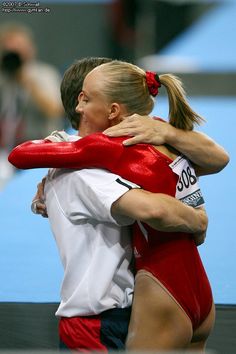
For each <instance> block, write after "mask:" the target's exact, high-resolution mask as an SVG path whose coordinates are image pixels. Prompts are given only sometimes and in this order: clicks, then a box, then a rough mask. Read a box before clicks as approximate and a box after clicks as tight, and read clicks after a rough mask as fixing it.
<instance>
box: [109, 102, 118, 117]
mask: <svg viewBox="0 0 236 354" xmlns="http://www.w3.org/2000/svg"><path fill="white" fill-rule="evenodd" d="M120 113H121V107H120V105H119V104H118V103H112V104H111V106H110V113H109V116H108V120H117V119H118V118H119V116H120Z"/></svg>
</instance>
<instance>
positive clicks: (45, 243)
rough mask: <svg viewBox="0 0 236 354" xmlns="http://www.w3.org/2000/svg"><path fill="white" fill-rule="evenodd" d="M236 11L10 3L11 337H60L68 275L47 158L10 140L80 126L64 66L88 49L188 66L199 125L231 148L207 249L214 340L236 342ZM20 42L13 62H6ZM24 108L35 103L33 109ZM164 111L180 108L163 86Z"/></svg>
mask: <svg viewBox="0 0 236 354" xmlns="http://www.w3.org/2000/svg"><path fill="white" fill-rule="evenodd" d="M235 18H236V1H235V0H218V1H216V0H215V1H213V0H196V1H195V0H172V1H171V0H145V1H144V0H110V1H108V0H97V1H95V0H87V1H82V0H81V1H79V0H77V1H75V0H74V1H70V0H68V1H66V2H65V1H53V0H51V1H40V2H30V3H27V2H22V1H21V2H19V1H14V2H9V1H2V2H1V3H0V55H1V70H2V71H4V70H5V71H4V73H0V213H1V227H0V250H1V257H0V269H1V272H0V284H1V285H0V314H1V316H0V327H1V331H0V349H3V348H13V349H14V348H40V349H50V348H54V349H55V348H56V347H57V328H56V326H57V322H56V319H55V318H54V312H55V310H56V307H57V303H58V302H59V295H60V282H61V279H62V267H61V264H60V261H59V257H58V254H57V249H56V245H55V243H54V240H53V237H52V235H51V231H50V228H49V225H48V222H47V219H43V218H41V217H38V216H35V215H33V214H32V213H31V211H30V204H31V200H32V197H33V195H34V193H35V191H36V185H37V183H38V182H39V181H40V180H41V178H42V177H43V176H44V175H45V174H46V170H43V169H42V170H31V171H15V170H13V169H12V168H11V166H9V165H8V163H7V158H6V157H7V154H8V151H10V149H11V148H12V147H13V146H14V145H15V144H16V143H18V142H19V141H22V140H24V139H26V138H30V139H34V138H36V137H38V138H40V137H44V136H46V135H47V133H48V132H50V131H51V130H54V129H62V128H64V129H69V125H68V123H67V122H66V119H65V114H64V112H63V110H62V107H61V104H60V97H59V85H60V80H61V77H62V75H63V73H64V71H65V69H66V68H67V67H68V66H70V65H71V64H72V62H73V61H74V60H76V59H79V58H83V57H90V56H102V57H104V56H105V57H111V58H115V59H124V60H127V61H131V62H133V63H136V64H138V65H139V66H141V67H143V68H144V69H146V70H154V71H157V72H158V73H167V72H172V73H175V74H177V75H178V76H179V77H180V78H181V79H182V80H183V82H184V84H185V88H186V91H187V93H188V99H189V101H190V103H191V105H192V107H193V108H194V109H195V110H196V111H197V112H198V113H200V114H201V115H202V116H204V117H205V118H206V121H207V122H206V124H204V125H203V126H201V127H200V128H199V127H198V128H197V129H198V130H200V131H203V132H205V133H206V134H208V135H209V136H211V137H212V138H213V139H215V140H216V141H217V142H218V143H220V144H221V145H223V146H224V147H225V149H226V150H227V151H228V152H229V154H230V157H231V161H230V164H229V165H228V166H227V167H226V168H225V170H223V171H222V172H220V173H219V174H217V175H212V176H207V177H203V178H202V179H201V181H200V184H201V187H202V190H203V193H204V195H205V200H206V208H207V211H208V214H209V220H210V224H209V230H208V236H207V240H206V242H205V244H204V245H203V246H201V247H200V253H201V255H202V259H203V262H204V265H205V267H206V270H207V273H208V275H209V278H210V281H211V284H212V288H213V293H214V298H215V302H216V304H217V318H216V326H215V330H214V331H213V333H212V335H211V337H210V339H209V342H208V348H209V349H213V350H215V351H216V352H217V353H227V354H231V353H234V352H235V345H236V339H235V331H236V286H235V284H236V281H235V270H236V261H235V254H236V240H235V231H234V230H235V226H234V218H235V209H234V200H235V199H236V193H235V182H234V178H235V172H236V165H235V157H234V152H235V147H236V143H235V138H234V135H235V134H234V129H235V122H234V118H235V113H236V80H235V79H236V41H235V38H234V37H235V33H236V21H235ZM9 25H10V26H11V28H12V26H13V27H14V26H15V32H16V33H17V35H19V33H23V37H24V36H26V41H24V40H23V42H22V38H21V39H20V40H21V42H20V45H19V48H20V49H19V51H22V50H23V48H25V52H24V53H27V54H22V56H24V55H25V57H24V60H22V62H19V58H18V57H17V58H15V57H14V56H13V57H12V52H15V51H16V47H14V43H15V39H13V37H11V36H10V37H9V36H8V37H7V38H8V40H7V39H6V36H5V37H3V36H1V29H2V33H6V30H7V29H8V28H9ZM4 31H5V32H4ZM11 34H12V33H11ZM16 45H17V44H16ZM9 53H10V60H11V63H13V64H12V65H13V69H12V66H11V67H10V69H9V66H8V67H6V66H4V65H5V64H4V63H3V61H4V60H5V62H6V60H7V61H8V60H9V58H8V57H7V56H6V55H9ZM14 65H16V66H17V65H20V66H22V67H24V70H22V75H21V76H20V77H18V76H17V77H16V75H15V74H14V67H15V66H14ZM9 70H10V74H9ZM6 72H7V73H6ZM9 76H10V79H9ZM45 77H46V78H47V80H48V81H45V80H44V79H43V78H45ZM45 90H46V91H45ZM161 91H162V90H161ZM45 92H46V93H47V94H46V95H45ZM31 95H32V96H31ZM13 97H14V102H16V103H14V104H13ZM3 102H5V103H3ZM7 102H8V103H9V102H10V103H9V107H10V108H11V110H9V109H8V108H7V107H8V105H7ZM19 102H20V103H19ZM13 108H14V109H13ZM13 111H14V114H15V116H16V118H14V120H13V118H12V117H13V113H12V112H13ZM19 112H21V113H22V112H24V117H26V118H24V120H23V119H22V116H23V113H22V115H20V114H19ZM153 114H154V115H158V116H161V117H163V118H166V119H167V118H168V107H167V102H166V97H165V96H164V95H162V92H161V94H160V95H159V96H158V98H157V101H156V105H155V108H154V111H153ZM9 117H11V119H9ZM7 118H8V119H7ZM6 122H8V123H6ZM9 122H10V123H9ZM13 131H14V132H15V134H14V136H13V134H12V132H13ZM6 137H7V138H8V139H6ZM3 138H4V139H3ZM193 276H194V275H193ZM35 318H37V321H35Z"/></svg>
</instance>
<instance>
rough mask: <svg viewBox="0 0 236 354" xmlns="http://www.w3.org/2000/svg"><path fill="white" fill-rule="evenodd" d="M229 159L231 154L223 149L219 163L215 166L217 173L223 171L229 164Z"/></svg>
mask: <svg viewBox="0 0 236 354" xmlns="http://www.w3.org/2000/svg"><path fill="white" fill-rule="evenodd" d="M229 161H230V156H229V154H228V153H227V152H226V151H225V150H223V151H222V153H221V156H220V158H219V161H218V164H217V165H216V166H215V173H218V172H220V171H222V170H223V169H224V168H225V167H226V166H227V165H228V163H229Z"/></svg>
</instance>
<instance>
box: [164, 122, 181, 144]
mask: <svg viewBox="0 0 236 354" xmlns="http://www.w3.org/2000/svg"><path fill="white" fill-rule="evenodd" d="M178 138H179V135H178V129H177V128H175V127H173V126H172V125H170V124H167V129H166V131H165V134H164V140H165V143H166V144H168V145H171V146H173V147H174V146H175V145H176V143H177V141H178Z"/></svg>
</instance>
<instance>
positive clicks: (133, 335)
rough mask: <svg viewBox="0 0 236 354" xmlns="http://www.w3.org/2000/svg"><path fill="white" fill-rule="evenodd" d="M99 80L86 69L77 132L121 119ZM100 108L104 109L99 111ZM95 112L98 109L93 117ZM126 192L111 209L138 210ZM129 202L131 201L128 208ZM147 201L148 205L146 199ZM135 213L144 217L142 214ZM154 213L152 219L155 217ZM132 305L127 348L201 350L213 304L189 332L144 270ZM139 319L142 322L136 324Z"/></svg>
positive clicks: (118, 107)
mask: <svg viewBox="0 0 236 354" xmlns="http://www.w3.org/2000/svg"><path fill="white" fill-rule="evenodd" d="M102 82H103V77H102V75H101V73H100V68H99V67H98V68H96V69H94V70H93V71H92V72H90V73H89V74H88V75H87V77H86V78H85V80H84V85H83V90H82V93H81V94H80V96H79V104H78V106H77V108H76V111H77V112H78V113H80V115H81V125H82V127H80V132H81V131H82V134H86V133H87V131H88V130H87V127H88V126H91V127H92V128H94V126H95V125H96V124H98V127H99V131H102V129H104V126H107V128H108V127H112V126H115V125H116V124H117V122H119V121H121V119H122V116H123V115H125V114H126V113H127V112H125V108H124V107H123V106H122V105H119V104H117V103H114V102H113V103H109V104H108V103H107V102H106V100H105V97H103V96H102V95H101V96H99V97H98V93H100V92H101V85H102ZM100 108H101V109H102V110H104V111H103V112H102V110H101V111H100ZM95 112H99V114H97V116H96V117H95V115H96V114H94V113H95ZM95 119H96V122H95ZM81 129H82V130H81ZM156 148H157V149H161V151H162V152H164V153H165V154H166V155H168V156H169V157H171V158H173V157H174V156H173V155H175V154H174V153H173V152H172V151H170V150H169V149H168V148H167V147H166V146H161V147H156ZM176 156H177V155H176ZM128 193H130V192H128ZM128 193H126V195H125V196H123V197H122V198H120V199H119V200H118V201H117V202H115V203H114V205H113V212H115V213H117V212H118V213H121V214H122V213H124V214H126V213H127V210H126V209H127V208H128V210H137V209H138V210H139V212H140V209H139V206H142V205H143V204H142V202H141V203H140V204H139V203H138V202H137V200H135V201H134V203H135V204H132V203H133V200H132V198H131V199H130V200H126V199H125V198H126V197H127V196H128ZM129 203H131V208H130V209H129V206H130V204H129ZM147 204H148V205H149V203H147ZM137 205H138V207H137ZM176 211H177V210H176V209H174V210H173V213H174V214H175V212H176ZM133 213H134V214H133V215H132V216H134V217H136V218H137V215H135V211H133ZM129 215H130V214H129ZM172 215H173V214H172ZM138 217H139V218H140V219H141V220H144V218H143V215H142V216H141V217H140V216H138ZM155 217H156V215H155ZM155 217H154V218H152V220H155ZM146 221H147V220H146ZM148 223H149V225H151V226H154V225H153V224H151V221H150V219H148ZM158 226H159V227H160V225H158ZM165 227H166V225H165ZM172 227H173V224H170V229H172ZM147 300H148V301H147ZM132 308H133V310H132V315H131V321H130V327H129V334H128V338H127V348H128V349H129V350H133V349H136V350H137V349H140V350H142V349H153V350H154V349H169V350H170V349H178V348H191V347H192V345H193V344H192V343H191V342H194V348H195V349H196V348H197V349H199V350H204V347H205V341H206V338H207V337H208V335H209V333H210V330H211V328H212V326H213V323H214V318H215V315H214V305H212V310H211V312H210V314H209V315H208V317H207V318H206V320H205V321H204V323H203V324H202V328H198V329H197V331H198V333H197V331H194V332H193V329H192V324H191V321H190V319H189V318H188V316H187V315H186V314H185V312H184V311H183V310H182V309H181V308H180V307H179V305H178V304H177V303H176V302H175V301H174V300H173V298H172V297H171V296H169V294H168V293H167V292H166V290H165V289H164V288H163V287H162V285H161V284H158V283H157V282H156V281H155V282H154V281H150V279H149V277H148V276H147V275H145V274H144V275H142V276H140V277H139V276H138V277H137V279H136V284H135V295H134V303H133V307H132ZM153 309H155V311H156V313H155V314H153ZM150 314H151V315H150ZM140 323H142V324H143V325H142V326H140ZM144 324H145V325H144ZM144 328H146V329H144ZM154 333H158V336H155V335H153V334H154ZM197 334H198V335H197Z"/></svg>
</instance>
